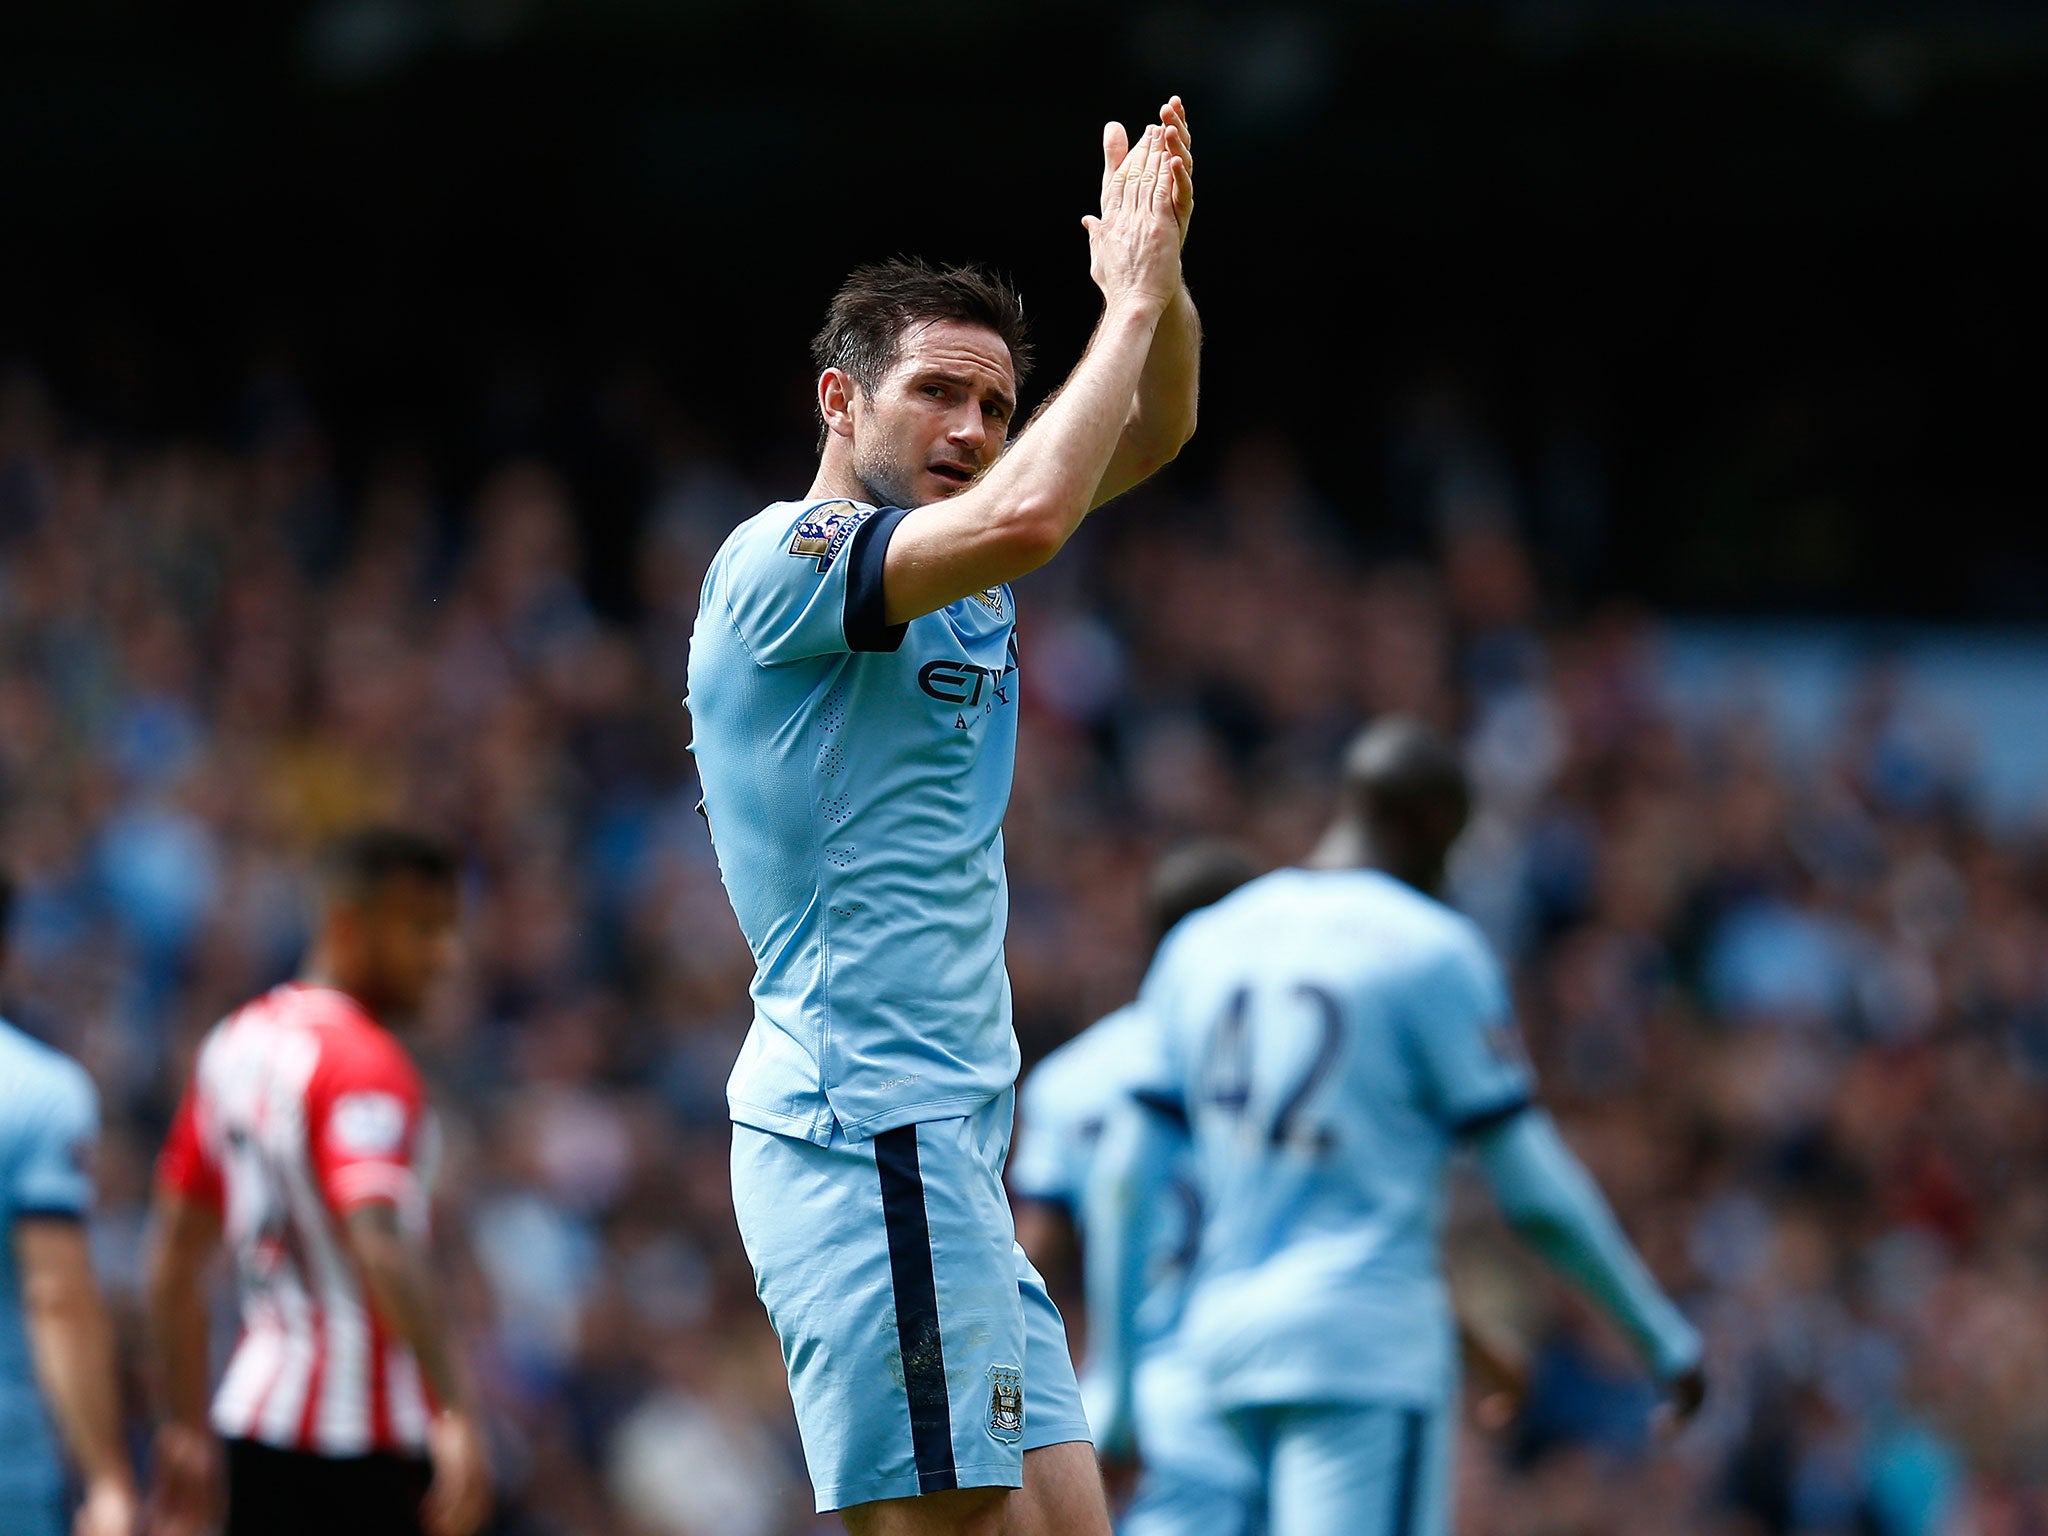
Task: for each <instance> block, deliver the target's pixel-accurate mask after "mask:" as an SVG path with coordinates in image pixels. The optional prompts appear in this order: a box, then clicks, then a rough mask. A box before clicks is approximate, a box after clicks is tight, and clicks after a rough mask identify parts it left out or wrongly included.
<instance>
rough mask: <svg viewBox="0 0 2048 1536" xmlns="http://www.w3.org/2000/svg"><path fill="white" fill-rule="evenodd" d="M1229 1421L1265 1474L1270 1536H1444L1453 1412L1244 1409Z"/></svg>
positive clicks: (1381, 1406) (1376, 1406)
mask: <svg viewBox="0 0 2048 1536" xmlns="http://www.w3.org/2000/svg"><path fill="white" fill-rule="evenodd" d="M1229 1420H1230V1423H1231V1424H1232V1425H1233V1426H1234V1427H1235V1428H1236V1429H1237V1431H1238V1433H1239V1434H1240V1435H1241V1436H1242V1437H1243V1440H1244V1442H1245V1444H1246V1445H1247V1446H1248V1447H1249V1448H1250V1450H1251V1453H1252V1457H1253V1460H1254V1462H1255V1463H1256V1464H1257V1466H1258V1468H1259V1473H1260V1479H1261V1481H1262V1483H1263V1484H1264V1504H1265V1522H1266V1523H1265V1531H1266V1533H1267V1536H1446V1533H1447V1532H1448V1530H1449V1528H1450V1502H1451V1500H1450V1481H1451V1450H1452V1444H1451V1442H1452V1438H1453V1425H1452V1422H1451V1409H1450V1407H1449V1406H1448V1405H1443V1404H1439V1405H1435V1406H1430V1407H1416V1406H1410V1405H1408V1404H1405V1403H1321V1404H1312V1405H1303V1406H1292V1407H1272V1408H1263V1407H1262V1408H1241V1409H1236V1410H1233V1411H1232V1412H1231V1413H1230V1415H1229Z"/></svg>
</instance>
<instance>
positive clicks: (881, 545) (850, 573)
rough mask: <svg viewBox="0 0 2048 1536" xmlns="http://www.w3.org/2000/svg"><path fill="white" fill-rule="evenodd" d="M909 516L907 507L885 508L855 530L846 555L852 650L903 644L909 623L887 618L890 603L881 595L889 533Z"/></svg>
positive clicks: (889, 648)
mask: <svg viewBox="0 0 2048 1536" xmlns="http://www.w3.org/2000/svg"><path fill="white" fill-rule="evenodd" d="M909 515H910V509H909V508H908V507H884V508H882V509H881V511H879V512H877V513H875V514H874V516H872V517H870V518H868V519H867V520H866V521H865V522H863V523H862V524H861V525H860V526H859V527H858V528H856V529H854V530H853V539H852V542H851V543H849V544H848V546H847V550H846V558H847V561H848V562H849V563H848V565H847V568H846V614H845V619H844V622H845V627H846V648H847V649H848V650H849V651H893V650H895V649H896V647H897V646H899V645H901V644H902V643H903V632H904V630H906V629H908V628H909V627H910V626H909V625H907V624H890V623H886V622H885V621H884V617H883V616H884V615H885V614H886V613H887V612H888V606H887V603H886V601H885V600H884V598H883V594H882V563H883V561H884V560H885V559H886V558H887V557H888V554H889V535H890V534H892V533H894V532H895V531H896V525H897V524H898V523H900V522H902V521H903V519H904V518H906V517H908V516H909Z"/></svg>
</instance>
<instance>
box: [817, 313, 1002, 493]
mask: <svg viewBox="0 0 2048 1536" xmlns="http://www.w3.org/2000/svg"><path fill="white" fill-rule="evenodd" d="M852 410H853V472H854V475H855V476H856V478H858V479H859V481H860V483H861V484H862V485H863V486H865V487H866V488H867V492H868V497H869V499H870V500H871V501H873V502H874V503H875V504H876V505H877V506H897V507H921V506H924V505H926V504H927V503H929V502H934V501H940V500H943V499H944V498H945V497H948V496H953V495H957V494H958V493H959V492H960V491H962V490H964V489H965V488H966V487H967V486H969V485H971V484H973V483H974V481H975V479H976V477H977V476H979V475H980V474H981V472H982V471H983V470H985V469H987V468H988V467H989V465H991V464H993V463H994V462H995V461H996V459H997V457H998V456H1000V455H1001V453H1002V451H1003V444H1004V442H1005V441H1006V440H1007V438H1008V436H1009V431H1010V418H1011V416H1012V415H1014V414H1015V413H1016V410H1017V380H1016V376H1015V374H1014V373H1013V372H1012V370H1011V367H1010V349H1009V347H1007V346H1006V345H1004V343H1003V339H1002V337H1000V336H998V335H997V334H996V333H995V332H994V331H991V330H989V329H987V328H986V327H985V326H979V325H970V324H968V323H967V322H966V321H964V320H934V321H931V322H929V323H922V322H921V323H919V324H916V325H913V326H911V327H909V328H908V329H907V330H906V331H904V333H903V336H902V338H901V340H900V342H899V343H898V346H897V351H896V362H895V365H894V366H893V367H892V368H890V370H889V372H888V374H887V376H886V377H884V378H883V379H882V381H881V383H880V384H878V385H877V386H876V387H875V392H874V394H873V395H872V396H868V395H865V394H863V393H862V392H861V391H860V390H859V389H858V388H855V390H854V391H853V400H852Z"/></svg>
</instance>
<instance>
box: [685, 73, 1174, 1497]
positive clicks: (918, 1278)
mask: <svg viewBox="0 0 2048 1536" xmlns="http://www.w3.org/2000/svg"><path fill="white" fill-rule="evenodd" d="M1160 118H1161V120H1160V122H1159V123H1157V124H1155V125H1153V126H1151V127H1149V128H1147V129H1146V130H1145V132H1144V133H1143V134H1142V135H1141V136H1140V138H1139V140H1138V142H1137V143H1136V144H1134V145H1133V144H1127V143H1126V141H1125V135H1124V131H1123V129H1122V128H1121V127H1119V126H1117V125H1115V124H1111V125H1109V127H1108V129H1107V130H1106V131H1105V135H1104V144H1103V150H1104V162H1105V166H1104V172H1103V182H1102V205H1101V212H1100V214H1099V215H1092V216H1090V217H1089V218H1088V219H1086V220H1085V221H1084V223H1085V225H1086V227H1087V231H1088V242H1089V255H1090V271H1091V274H1092V275H1093V277H1094V279H1095V281H1096V284H1097V286H1098V287H1099V288H1100V289H1101V290H1102V296H1103V312H1102V318H1101V320H1100V322H1099V324H1098V325H1097V327H1096V331H1095V336H1094V339H1093V340H1092V341H1091V343H1090V344H1089V347H1088V351H1087V353H1086V355H1085V356H1084V357H1083V358H1082V360H1081V361H1080V363H1079V364H1078V365H1077V366H1076V367H1075V369H1074V371H1073V373H1072V374H1071V375H1070V376H1069V377H1068V379H1067V381H1066V384H1065V385H1064V387H1063V388H1062V389H1061V390H1060V391H1059V392H1058V393H1057V394H1056V395H1055V396H1054V397H1053V398H1052V400H1051V401H1049V402H1048V404H1047V405H1046V406H1045V408H1044V410H1043V411H1042V412H1041V413H1040V414H1039V416H1038V417H1037V418H1036V419H1035V420H1034V421H1033V422H1032V424H1031V427H1030V430H1029V431H1027V432H1025V433H1024V434H1022V435H1021V437H1020V438H1019V439H1018V441H1017V442H1016V443H1015V444H1014V445H1013V446H1011V447H1009V448H1008V450H1007V451H1005V450H1004V443H1005V440H1006V437H1007V435H1008V431H1009V427H1010V423H1011V417H1012V414H1013V412H1014V411H1015V409H1016V405H1017V389H1018V381H1019V377H1020V375H1021V373H1022V371H1023V365H1024V363H1025V360H1026V359H1025V357H1024V355H1023V346H1022V340H1023V314H1022V309H1021V307H1020V306H1019V304H1018V302H1017V299H1016V296H1015V294H1014V293H1012V292H1011V290H1010V289H1009V288H1008V287H1007V286H1006V285H1005V284H1004V283H1002V282H1001V281H999V280H997V279H995V278H992V277H989V276H987V275H986V274H984V273H981V272H979V271H975V270H963V269H949V270H946V271H934V270H932V269H929V268H927V267H924V266H922V265H919V264H916V263H909V262H892V263H888V264H886V265H883V266H880V267H870V268H864V269H862V270H861V271H858V272H856V273H855V274H854V275H853V276H852V277H851V278H849V279H848V280H847V282H846V284H845V285H844V286H843V287H842V288H841V289H840V291H839V293H838V295H837V296H836V297H835V298H834V300H833V303H832V307H831V312H830V314H829V316H828V319H827V322H826V325H825V329H824V330H823V332H821V333H820V335H819V337H818V338H817V341H816V343H815V347H814V356H815V360H816V362H817V365H818V370H819V373H818V387H817V402H818V409H819V415H820V417H821V418H822V422H823V434H822V439H821V454H820V461H819V466H818V476H817V479H816V481H815V482H814V483H813V484H812V486H811V492H810V495H809V496H807V497H806V498H804V499H803V500H801V501H795V502H780V503H777V504H776V505H774V506H771V507H769V508H768V509H767V510H765V511H763V512H761V513H760V514H758V515H757V516H755V517H753V518H750V519H749V520H748V521H746V522H745V523H742V524H741V525H740V526H739V527H738V528H737V529H735V530H734V531H733V533H732V534H731V536H730V537H729V538H727V540H726V542H725V544H724V546H723V547H722V548H721V549H720V550H719V552H718V554H717V556H716V557H715V558H714V559H713V561H712V563H711V568H710V570H709V571H708V572H707V574H706V576H705V580H704V589H703V593H702V597H701V600H700V605H699V609H698V614H697V624H696V629H695V632H694V635H693V638H692V642H691V647H690V709H691V714H692V717H693V721H694V727H695V739H694V741H693V743H692V748H693V750H694V751H695V753H696V755H697V767H698V773H699V776H700V779H701V781H702V784H703V789H704V811H705V814H706V816H707V817H708V819H709V821H710V825H711V837H712V842H713V844H714V846H715V847H716V848H717V851H718V860H719V869H720V872H721V873H722V875H723V877H724V880H725V885H726V891H727V894H728V895H729V896H730V897H731V899H732V904H733V910H734V911H735V913H736V914H737V915H738V917H739V921H740V927H741V929H742V930H743V931H744V932H745V934H746V936H747V941H748V943H749V945H750V946H751V947H752V949H753V952H754V958H755V963H756V967H757V969H756V974H755V978H754V984H753V989H752V990H753V999H754V1021H753V1027H752V1030H751V1031H750V1032H749V1034H748V1036H747V1040H746V1043H745V1045H744V1046H743V1047H742V1049H741V1052H740V1058H739V1061H738V1064H737V1065H736V1066H735V1067H734V1069H733V1074H732V1079H731V1082H730V1083H729V1084H728V1095H727V1096H728V1101H729V1103H730V1107H731V1112H732V1118H733V1120H734V1122H735V1125H734V1130H733V1204H734V1208H735V1211H736V1214H737V1215H738V1218H739V1225H740V1235H741V1237H742V1238H743V1240H744V1241H745V1243H746V1247H747V1253H748V1257H749V1258H750V1259H751V1260H752V1263H753V1266H754V1274H755V1283H756V1288H757V1289H758V1291H759V1294H760V1297H761V1300H762V1302H763V1304H764V1305H765V1306H766V1308H767V1310H768V1315H769V1319H770V1321H771V1322H772V1323H773V1324H774V1326H775V1330H776V1333H777V1335H778V1336H779V1338H780V1339H781V1342H782V1350H783V1358H784V1361H785V1362H786V1364H787V1366H788V1368H789V1379H790V1393H791V1396H792V1398H793V1399H794V1401H795V1405H796V1416H797V1426H798V1429H799V1430H800V1432H801V1434H802V1437H803V1443H804V1455H805V1460H806V1462H807V1464H808V1466H809V1469H810V1474H811V1480H812V1482H813V1484H814V1486H815V1488H816V1491H817V1502H818V1507H819V1508H820V1509H838V1510H841V1511H843V1512H844V1518H845V1521H846V1524H847V1526H848V1528H849V1529H850V1530H852V1531H853V1532H855V1533H856V1536H865V1533H869V1532H875V1533H884V1536H896V1533H919V1536H921V1533H927V1532H929V1533H954V1532H959V1533H982V1532H988V1533H994V1532H998V1531H1005V1532H1009V1533H1011V1536H1036V1533H1044V1536H1103V1533H1106V1532H1107V1530H1108V1517H1107V1514H1106V1513H1105V1511H1104V1507H1103V1499H1102V1488H1101V1479H1100V1477H1099V1475H1098V1474H1097V1472H1096V1468H1095V1460H1094V1456H1093V1453H1092V1450H1091V1447H1090V1446H1089V1445H1088V1443H1087V1439H1088V1428H1087V1423H1086V1420H1085V1418H1084V1417H1083V1415H1082V1412H1081V1407H1080V1400H1079V1393H1078V1391H1077V1389H1076V1386H1075V1383H1074V1374H1073V1366H1072V1364H1071V1363H1070V1361H1069V1360H1068V1358H1067V1351H1066V1342H1065V1338H1064V1334H1063V1330H1062V1328H1061V1324H1060V1320H1059V1315H1058V1313H1057V1311H1055V1310H1054V1308H1053V1305H1052V1303H1051V1301H1050V1300H1049V1299H1048V1298H1047V1296H1046V1294H1045V1287H1044V1285H1043V1283H1042V1282H1041V1281H1040V1279H1039V1278H1038V1276H1037V1275H1036V1274H1035V1273H1034V1272H1033V1271H1032V1269H1031V1267H1030V1265H1029V1264H1028V1263H1027V1262H1026V1261H1025V1260H1024V1259H1023V1257H1022V1254H1021V1252H1020V1250H1019V1249H1018V1247H1017V1244H1016V1241H1015V1233H1014V1229H1013V1227H1012V1223H1011V1216H1010V1208H1009V1202H1008V1199H1007V1197H1006V1196H1005V1194H1004V1190H1003V1183H1002V1169H1003V1162H1004V1159H1005V1157H1006V1156H1007V1153H1008V1144H1009V1139H1010V1124H1011V1118H1012V1102H1013V1085H1014V1083H1015V1080H1016V1073H1017V1063H1018V1056H1017V1041H1016V1036H1015V1034H1014V1032H1013V1031H1012V1029H1011V1025H1010V991H1009V982H1008V978H1007V976H1006V975H1005V972H1004V969H1003V932H1004V927H1005V924H1006V921H1007V917H1008V911H1007V908H1008V897H1007V887H1006V885H1005V881H1004V874H1003V847H1002V833H1001V828H1002V820H1003V813H1004V809H1005V807H1006V805H1007V803H1008V799H1009V793H1010V781H1011V773H1012V767H1013V763H1014V759H1015V750H1016V733H1017V686H1018V679H1017V648H1016V643H1015V638H1014V630H1013V626H1014V624H1015V619H1016V608H1015V602H1014V599H1013V598H1012V596H1011V592H1010V588H1009V583H1010V582H1011V581H1012V580H1014V579H1015V578H1017V577H1020V576H1022V575H1024V574H1025V573H1027V572H1029V571H1031V570H1034V569H1036V568H1037V567H1038V566H1040V565H1042V564H1044V563H1045V562H1046V561H1047V560H1049V559H1051V558H1052V556H1053V555H1054V554H1056V553H1057V552H1058V551H1059V549H1060V547H1061V546H1062V545H1063V544H1064V543H1065V542H1066V540H1067V539H1068V538H1069V537H1070V536H1071V535H1072V534H1073V532H1074V530H1075V529H1076V528H1077V527H1078V526H1079V525H1080V522H1081V520H1082V518H1083V517H1084V516H1086V515H1087V513H1088V511H1089V510H1090V509H1091V508H1093V507H1095V506H1098V505H1100V504H1101V503H1102V502H1104V501H1106V500H1108V499H1109V498H1110V497H1112V496H1115V495H1117V494H1118V493H1119V492H1121V491H1123V490H1125V489H1128V488H1129V487H1130V486H1132V485H1134V484H1136V483H1137V482H1138V481H1140V480H1142V479H1143V478H1145V476H1146V475H1148V474H1150V473H1151V472H1152V471H1153V470H1155V469H1157V468H1158V467H1159V466H1160V465H1162V464H1163V463H1165V462H1166V461H1167V460H1168V459H1170V458H1172V457H1173V455H1174V454H1175V453H1176V452H1178V451H1179V448H1180V446H1181V444H1182V443H1183V442H1185V441H1186V439H1187V438H1188V436H1189V435H1190V434H1191V433H1192V431H1193V430H1194V412H1195V384H1196V363H1197V356H1198V352H1199V344H1200V327H1199V325H1198V323H1197V321H1196V317H1195V310H1194V304H1193V301H1192V300H1191V299H1190V298H1189V297H1188V294H1187V290H1186V288H1185V287H1184V286H1183V285H1182V282H1181V276H1180V247H1181V241H1182V239H1183V238H1184V237H1185V235H1186V232H1187V227H1188V222H1189V219H1190V218H1191V216H1192V213H1193V206H1194V202H1193V199H1194V183H1193V176H1192V170H1191V160H1190V153H1189V140H1188V130H1187V120H1186V117H1185V115H1184V113H1183V111H1182V108H1181V105H1180V102H1179V100H1178V98H1176V99H1175V100H1174V101H1172V102H1170V103H1169V104H1168V105H1167V106H1166V107H1165V108H1163V109H1162V111H1161V114H1160ZM1019 1488H1021V1489H1022V1492H1021V1494H1017V1495H1014V1496H1013V1495H1012V1494H1011V1493H1010V1491H1009V1490H1012V1489H1019Z"/></svg>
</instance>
